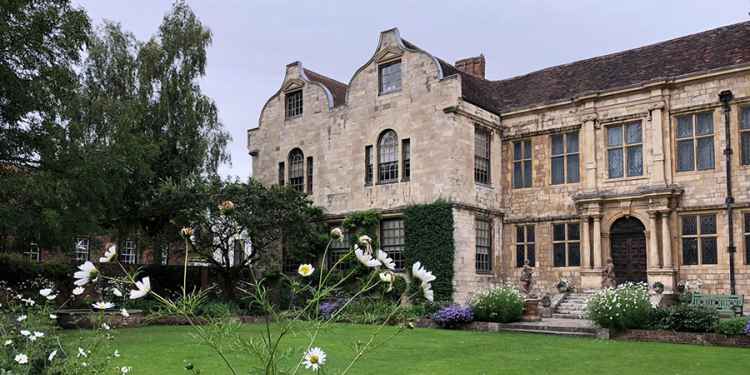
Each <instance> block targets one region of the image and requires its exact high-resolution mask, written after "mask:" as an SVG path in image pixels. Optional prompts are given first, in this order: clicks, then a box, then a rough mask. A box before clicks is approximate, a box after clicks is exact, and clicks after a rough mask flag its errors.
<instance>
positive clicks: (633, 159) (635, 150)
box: [628, 146, 643, 176]
mask: <svg viewBox="0 0 750 375" xmlns="http://www.w3.org/2000/svg"><path fill="white" fill-rule="evenodd" d="M628 176H643V146H631V147H628Z"/></svg>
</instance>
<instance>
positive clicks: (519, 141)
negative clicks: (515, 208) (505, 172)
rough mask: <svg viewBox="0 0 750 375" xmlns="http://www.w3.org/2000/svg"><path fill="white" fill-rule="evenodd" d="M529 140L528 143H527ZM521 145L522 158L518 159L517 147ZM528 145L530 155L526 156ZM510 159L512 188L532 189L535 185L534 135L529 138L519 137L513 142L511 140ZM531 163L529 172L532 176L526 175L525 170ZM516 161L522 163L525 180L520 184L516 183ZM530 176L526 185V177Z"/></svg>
mask: <svg viewBox="0 0 750 375" xmlns="http://www.w3.org/2000/svg"><path fill="white" fill-rule="evenodd" d="M527 142H528V143H527ZM517 144H520V145H521V158H520V159H518V160H516V157H515V149H516V145H517ZM526 145H528V149H529V152H528V155H529V157H528V158H527V157H526V149H527V146H526ZM509 159H510V161H511V169H510V170H511V177H510V180H511V185H510V186H511V189H530V188H533V187H534V139H533V137H528V138H519V139H516V140H514V141H512V142H510V158H509ZM527 162H528V163H529V172H530V176H526V174H525V170H526V167H525V165H526V163H527ZM516 163H519V164H520V165H521V178H522V179H523V181H521V184H520V185H518V186H517V185H516V178H515V168H516ZM527 177H528V179H529V183H528V186H526V185H527V184H526V178H527Z"/></svg>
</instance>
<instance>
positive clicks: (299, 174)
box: [287, 147, 305, 192]
mask: <svg viewBox="0 0 750 375" xmlns="http://www.w3.org/2000/svg"><path fill="white" fill-rule="evenodd" d="M287 161H288V165H287V168H288V171H287V175H288V176H287V181H288V183H289V186H291V187H292V188H293V189H296V190H297V191H300V192H304V190H305V153H304V152H303V151H302V149H301V148H299V147H295V148H293V149H291V150H290V151H289V154H288V156H287Z"/></svg>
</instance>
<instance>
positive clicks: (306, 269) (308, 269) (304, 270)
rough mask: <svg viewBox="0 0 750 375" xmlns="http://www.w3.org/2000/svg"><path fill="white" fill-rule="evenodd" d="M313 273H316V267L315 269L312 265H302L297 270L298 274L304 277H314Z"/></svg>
mask: <svg viewBox="0 0 750 375" xmlns="http://www.w3.org/2000/svg"><path fill="white" fill-rule="evenodd" d="M313 272H315V267H313V266H312V264H300V265H299V268H298V269H297V273H298V274H300V275H302V276H303V277H308V276H310V275H312V274H313Z"/></svg>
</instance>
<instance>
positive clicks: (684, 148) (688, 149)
mask: <svg viewBox="0 0 750 375" xmlns="http://www.w3.org/2000/svg"><path fill="white" fill-rule="evenodd" d="M694 162H695V161H694V159H693V140H692V139H689V140H686V141H679V142H677V170H678V171H692V170H693V168H694Z"/></svg>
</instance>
